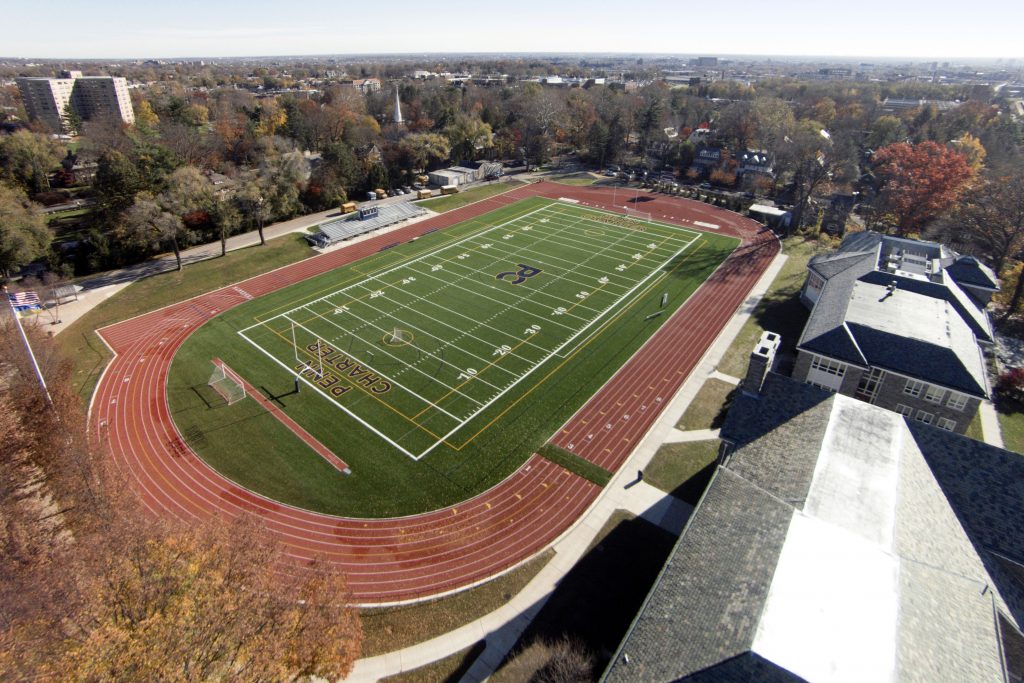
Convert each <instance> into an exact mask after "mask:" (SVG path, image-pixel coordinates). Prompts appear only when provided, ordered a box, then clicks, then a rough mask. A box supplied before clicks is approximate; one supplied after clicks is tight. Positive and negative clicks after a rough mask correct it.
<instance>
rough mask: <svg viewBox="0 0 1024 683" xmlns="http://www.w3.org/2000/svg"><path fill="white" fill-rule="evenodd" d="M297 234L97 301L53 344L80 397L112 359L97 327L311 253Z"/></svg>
mask: <svg viewBox="0 0 1024 683" xmlns="http://www.w3.org/2000/svg"><path fill="white" fill-rule="evenodd" d="M315 254H316V252H315V251H313V250H312V249H310V248H309V245H308V244H307V243H306V241H305V240H304V239H303V238H302V236H301V235H285V236H283V237H280V238H278V239H274V240H270V241H269V242H267V244H266V246H263V247H248V248H245V249H238V250H236V251H229V252H228V255H227V256H225V257H222V258H215V259H210V260H207V261H200V262H199V263H194V264H192V265H187V266H185V267H184V268H183V269H182V270H181V271H180V272H169V273H161V274H160V275H154V276H152V277H148V278H145V279H143V280H139V281H138V282H135V283H133V284H131V285H129V286H128V287H126V288H124V289H123V290H121V291H120V292H118V293H117V294H115V295H114V296H112V297H110V298H109V299H107V300H106V301H104V302H103V303H101V304H99V305H98V306H96V307H95V308H93V309H92V310H91V311H89V312H88V313H86V314H85V315H84V316H82V317H81V318H79V319H78V320H76V321H75V322H74V323H72V324H71V325H70V326H68V328H67V329H66V330H64V331H63V332H61V333H60V334H59V335H57V337H56V339H57V343H58V345H59V346H60V348H61V350H62V352H63V353H64V355H65V356H66V357H67V358H70V359H71V361H72V363H73V364H74V372H73V374H72V380H73V382H74V385H75V389H76V391H77V392H78V394H79V396H81V397H82V400H83V401H88V400H89V397H90V396H92V391H93V389H94V388H95V386H96V382H97V380H98V379H99V377H100V373H102V372H103V368H104V367H106V365H107V363H108V362H109V361H110V358H111V355H110V351H108V350H107V347H106V345H105V344H104V343H103V342H102V341H100V339H99V337H98V336H97V335H96V334H95V330H97V329H98V328H100V327H103V326H105V325H109V324H111V323H115V322H117V321H119V320H124V319H126V318H131V317H133V316H136V315H139V314H141V313H146V312H147V311H152V310H154V309H157V308H160V307H162V306H166V305H168V304H172V303H175V302H178V301H182V300H184V299H188V298H189V297H193V296H196V295H197V294H202V293H204V292H208V291H210V290H212V289H217V288H218V287H223V286H224V285H229V284H231V283H233V282H238V281H239V280H244V279H245V278H248V277H252V276H254V275H259V274H260V273H264V272H266V271H268V270H273V269H274V268H279V267H280V266H283V265H286V264H289V263H294V262H295V261H300V260H302V259H304V258H307V257H309V256H314V255H315Z"/></svg>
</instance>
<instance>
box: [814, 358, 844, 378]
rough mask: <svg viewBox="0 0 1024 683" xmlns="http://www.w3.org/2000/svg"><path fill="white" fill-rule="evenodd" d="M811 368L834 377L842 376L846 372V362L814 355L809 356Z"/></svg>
mask: <svg viewBox="0 0 1024 683" xmlns="http://www.w3.org/2000/svg"><path fill="white" fill-rule="evenodd" d="M811 369H812V370H819V371H821V372H824V373H827V374H829V375H835V376H836V377H842V376H843V375H845V374H846V363H840V362H839V361H837V360H832V359H831V358H823V357H821V356H814V357H813V358H811Z"/></svg>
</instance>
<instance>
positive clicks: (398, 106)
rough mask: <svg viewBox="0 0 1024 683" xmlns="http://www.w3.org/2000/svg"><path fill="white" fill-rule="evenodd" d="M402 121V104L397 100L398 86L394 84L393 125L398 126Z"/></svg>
mask: <svg viewBox="0 0 1024 683" xmlns="http://www.w3.org/2000/svg"><path fill="white" fill-rule="evenodd" d="M402 123H404V122H403V121H402V102H401V100H399V99H398V84H397V83H396V84H395V125H396V126H400V125H402Z"/></svg>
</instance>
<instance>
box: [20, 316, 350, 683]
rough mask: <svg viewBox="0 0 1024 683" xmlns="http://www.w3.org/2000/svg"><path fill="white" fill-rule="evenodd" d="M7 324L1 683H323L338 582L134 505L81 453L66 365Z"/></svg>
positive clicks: (112, 475)
mask: <svg viewBox="0 0 1024 683" xmlns="http://www.w3.org/2000/svg"><path fill="white" fill-rule="evenodd" d="M28 331H29V334H30V335H31V337H32V341H33V345H34V347H35V349H36V352H37V354H38V356H39V358H40V364H41V367H42V370H43V373H44V376H45V377H46V379H47V383H48V386H49V388H50V393H51V395H52V404H50V403H48V402H47V400H46V398H45V396H44V394H43V393H42V392H41V391H40V389H39V387H38V385H37V384H36V382H35V376H34V374H33V373H32V370H31V369H30V368H29V367H28V360H27V357H26V356H24V355H23V354H21V353H20V341H19V339H17V337H16V334H17V333H16V331H15V330H14V327H13V322H12V320H11V318H10V316H9V315H5V316H3V320H2V323H0V343H2V344H4V347H5V348H8V349H12V350H17V351H16V352H13V353H11V354H8V355H6V356H4V359H3V360H2V361H0V376H2V377H3V380H2V381H0V406H2V409H0V576H3V581H0V678H3V679H4V680H40V679H43V680H73V681H105V680H181V681H213V680H244V681H280V680H296V679H298V678H305V677H308V676H321V677H324V678H328V679H331V680H336V679H338V678H340V677H342V676H344V675H346V674H347V673H348V672H349V671H350V670H351V667H352V665H353V663H354V662H355V660H356V658H357V657H358V654H359V648H360V642H361V633H362V631H361V627H360V622H359V616H358V613H357V611H356V610H354V609H353V608H351V607H350V606H349V603H348V592H347V590H346V586H345V580H344V577H343V576H342V575H340V574H339V573H338V572H337V571H335V570H333V569H332V568H331V567H330V566H329V565H327V564H324V563H322V562H314V563H313V564H310V565H308V566H304V567H294V566H289V564H290V563H291V562H292V561H291V560H289V559H288V558H286V557H285V555H284V553H283V550H282V548H281V547H280V546H279V545H278V544H277V543H276V541H274V540H273V539H272V538H271V537H270V536H269V535H268V533H267V531H266V530H265V528H264V527H263V526H262V524H261V523H260V522H259V520H257V519H255V518H252V517H248V516H240V517H238V518H236V519H226V518H212V519H206V520H199V521H196V520H176V519H172V518H171V517H170V516H169V515H157V514H155V513H154V512H152V511H150V510H148V509H146V508H145V506H144V505H143V503H142V501H141V499H140V497H139V496H138V495H137V494H136V492H135V491H134V489H133V487H132V486H131V482H130V481H128V480H127V479H126V474H125V473H124V472H123V471H121V470H119V469H118V468H117V467H116V465H115V464H114V463H113V462H112V460H111V458H110V457H109V456H108V455H106V454H105V453H104V452H103V443H102V437H103V435H102V429H101V430H100V433H99V434H93V437H95V438H90V435H89V432H88V431H87V426H86V423H85V417H84V414H83V410H82V407H81V403H80V401H79V399H78V397H77V396H76V395H75V394H74V392H73V391H72V390H71V389H70V387H71V383H70V381H69V377H68V375H69V374H70V366H69V365H68V364H67V363H66V362H64V361H62V360H61V359H60V358H59V357H58V355H57V353H56V350H55V348H54V346H53V344H52V340H48V339H47V338H45V337H43V336H42V335H41V334H39V333H37V331H36V330H33V329H30V330H28Z"/></svg>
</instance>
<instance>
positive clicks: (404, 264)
mask: <svg viewBox="0 0 1024 683" xmlns="http://www.w3.org/2000/svg"><path fill="white" fill-rule="evenodd" d="M546 208H548V207H547V205H546V204H545V205H544V206H539V207H537V208H536V209H534V210H533V211H530V212H527V213H525V214H523V215H522V216H517V217H515V218H512V219H509V220H507V221H505V222H504V223H499V224H498V225H495V226H493V227H490V228H487V229H486V230H483V231H480V232H475V233H473V234H472V235H467V236H466V237H463V238H462V239H460V240H458V241H457V242H453V243H451V244H445V245H442V246H440V247H439V248H437V249H434V250H433V251H428V252H427V253H425V254H420V255H419V256H417V257H415V258H412V259H408V260H403V261H401V262H400V263H397V264H395V265H394V266H392V267H391V268H388V269H386V270H383V271H381V272H379V273H377V274H375V275H373V276H371V278H370V279H372V280H378V281H379V280H380V278H382V277H384V276H385V275H387V274H389V273H393V272H395V271H396V270H399V269H401V268H405V267H407V266H410V265H412V264H413V263H416V262H418V261H422V260H423V259H425V258H428V257H432V256H435V255H436V254H438V253H440V252H442V251H444V250H446V249H451V248H453V247H455V246H457V245H461V244H462V243H463V242H466V241H467V240H470V239H472V238H473V237H476V236H479V235H486V234H487V233H489V232H492V231H494V230H499V229H501V228H504V227H505V226H506V225H509V224H510V223H514V222H515V221H517V220H520V219H522V218H525V217H527V216H532V215H533V214H535V213H538V212H540V211H543V210H544V209H546ZM360 284H362V283H355V284H352V285H348V286H347V287H342V288H341V289H338V290H335V291H333V292H330V293H329V294H325V295H324V296H321V297H318V298H316V299H312V300H310V301H307V302H305V304H302V305H303V306H305V305H309V304H313V303H317V302H319V301H322V300H323V299H327V298H330V297H335V296H338V295H339V294H342V293H344V292H345V291H347V290H349V289H351V288H352V287H357V286H359V285H360ZM296 308H302V306H296V307H295V308H293V309H291V310H289V311H285V312H284V313H279V314H278V315H276V316H274V317H273V318H267V319H266V320H263V321H261V322H257V323H254V324H252V325H250V326H249V327H246V328H243V329H241V330H239V334H241V333H242V332H248V331H249V330H251V329H252V328H254V327H259V326H261V325H265V324H266V323H269V322H270V321H272V320H274V319H276V318H280V317H281V316H283V315H285V314H288V313H291V312H292V311H294V310H295V309H296Z"/></svg>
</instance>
